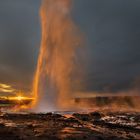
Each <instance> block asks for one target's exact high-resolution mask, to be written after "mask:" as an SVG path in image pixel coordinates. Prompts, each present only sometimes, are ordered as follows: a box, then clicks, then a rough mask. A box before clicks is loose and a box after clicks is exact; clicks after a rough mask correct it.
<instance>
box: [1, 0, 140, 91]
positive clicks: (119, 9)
mask: <svg viewBox="0 0 140 140" xmlns="http://www.w3.org/2000/svg"><path fill="white" fill-rule="evenodd" d="M39 6H40V0H1V1H0V82H5V83H7V82H8V83H16V85H17V86H19V87H22V88H24V87H27V88H29V87H30V86H29V85H31V81H32V77H33V72H34V69H35V64H36V59H37V52H38V48H39V44H40V23H39V16H38V10H39ZM72 13H73V18H74V20H75V22H76V23H77V25H78V26H79V27H80V29H81V31H82V32H83V33H84V34H85V36H86V39H85V40H86V42H87V43H86V47H85V49H86V50H87V53H86V57H85V58H86V63H87V66H86V70H85V73H86V75H85V78H84V80H83V82H82V83H83V84H84V85H86V90H87V89H88V90H90V91H93V90H98V91H109V90H111V91H116V90H122V89H128V88H129V87H131V83H134V82H133V80H134V79H135V78H136V79H137V78H138V77H139V76H140V1H139V0H74V7H73V11H72ZM138 85H139V84H138Z"/></svg>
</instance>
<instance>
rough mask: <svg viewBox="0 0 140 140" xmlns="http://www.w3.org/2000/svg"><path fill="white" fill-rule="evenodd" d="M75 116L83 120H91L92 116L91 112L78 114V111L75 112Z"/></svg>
mask: <svg viewBox="0 0 140 140" xmlns="http://www.w3.org/2000/svg"><path fill="white" fill-rule="evenodd" d="M73 116H74V117H75V118H77V119H79V120H81V121H89V120H90V116H89V114H78V113H74V114H73Z"/></svg>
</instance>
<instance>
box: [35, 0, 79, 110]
mask: <svg viewBox="0 0 140 140" xmlns="http://www.w3.org/2000/svg"><path fill="white" fill-rule="evenodd" d="M70 11H71V0H42V5H41V10H40V15H41V23H42V41H41V47H40V52H39V56H38V63H37V69H36V74H35V78H34V85H33V93H34V96H35V101H34V103H33V107H34V108H35V109H36V110H37V111H52V110H62V109H68V108H69V107H70V106H69V105H70V98H71V94H72V77H73V75H74V73H75V57H76V55H75V52H76V48H77V47H78V46H79V42H80V39H79V34H78V30H77V28H76V26H75V24H74V22H73V21H72V18H71V15H70Z"/></svg>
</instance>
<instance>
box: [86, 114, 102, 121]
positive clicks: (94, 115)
mask: <svg viewBox="0 0 140 140" xmlns="http://www.w3.org/2000/svg"><path fill="white" fill-rule="evenodd" d="M89 115H90V117H91V118H92V119H94V120H99V119H101V118H102V116H103V115H102V114H101V113H99V112H91V113H90V114H89Z"/></svg>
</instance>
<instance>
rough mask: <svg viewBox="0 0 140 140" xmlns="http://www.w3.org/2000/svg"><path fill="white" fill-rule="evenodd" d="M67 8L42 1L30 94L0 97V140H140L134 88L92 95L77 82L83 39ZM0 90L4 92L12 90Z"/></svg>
mask: <svg viewBox="0 0 140 140" xmlns="http://www.w3.org/2000/svg"><path fill="white" fill-rule="evenodd" d="M72 4H73V3H72V0H42V2H41V7H40V23H41V31H42V33H41V45H40V47H39V53H38V59H37V62H36V64H37V66H36V68H35V74H34V76H33V82H32V86H31V87H32V88H31V89H30V91H31V94H30V96H29V95H28V96H27V97H26V95H27V93H26V94H22V95H20V94H19V95H18V94H17V96H14V95H15V94H12V96H13V97H9V96H6V95H4V98H0V140H57V139H58V140H59V139H60V140H140V94H139V88H137V89H135V90H131V92H129V94H128V93H127V91H128V90H126V91H125V92H123V91H122V92H120V93H117V92H114V93H116V94H113V93H111V91H108V92H109V93H108V92H107V91H106V92H104V93H103V92H101V91H99V92H96V91H94V92H93V93H92V91H91V89H92V88H91V89H88V86H87V87H86V86H85V87H84V86H83V85H84V84H80V82H81V79H83V81H84V76H85V73H86V68H84V66H85V64H83V65H82V63H84V61H83V62H81V61H82V59H83V58H84V57H85V56H84V55H82V53H83V52H82V50H86V47H84V46H86V39H85V35H84V33H82V31H81V30H80V29H79V27H78V26H77V25H76V23H75V22H74V20H73V18H72V16H71V11H72ZM103 22H104V20H103ZM129 39H130V38H129ZM87 41H88V39H87ZM103 41H104V40H103ZM129 44H130V43H129ZM101 51H102V50H101ZM81 52H82V53H81ZM137 52H138V51H137ZM128 54H129V53H128ZM112 56H113V55H112ZM16 59H17V58H16ZM118 59H119V58H118ZM108 61H109V60H108ZM18 63H19V62H18ZM25 65H26V64H25ZM103 65H104V63H103ZM123 65H124V64H123ZM128 65H129V62H128V63H127V66H128ZM105 66H106V65H105ZM2 68H3V71H5V67H2ZM111 68H112V67H111ZM8 69H10V68H9V67H8ZM10 70H11V69H10ZM12 70H13V69H12ZM12 70H11V71H12ZM27 70H28V69H27ZM11 71H10V72H11ZM26 72H27V71H26ZM125 73H127V72H125ZM100 74H101V73H99V76H100ZM111 74H112V73H111ZM15 75H20V74H18V73H17V74H15ZM87 75H88V74H87ZM89 76H90V74H89ZM104 77H106V75H104ZM120 77H123V75H119V76H118V77H117V78H118V79H119V78H120ZM124 77H125V76H124ZM117 78H116V79H117ZM91 79H92V78H91ZM91 79H90V80H91ZM85 81H86V80H85ZM113 82H114V79H113ZM113 82H112V85H111V86H114V85H113ZM125 82H126V81H125ZM83 83H86V82H83ZM97 83H98V81H97ZM93 84H94V82H93ZM121 84H122V83H121ZM17 85H18V84H17ZM0 86H1V87H0V91H3V92H5V93H8V94H9V93H14V92H16V91H17V90H15V89H12V88H11V86H8V85H6V84H0ZM111 86H110V87H111ZM121 86H122V85H121ZM124 86H125V85H124ZM15 87H16V86H15ZM108 87H109V86H108ZM86 91H87V92H88V91H89V92H90V91H91V92H90V94H89V93H87V92H86ZM95 93H96V94H95Z"/></svg>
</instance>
